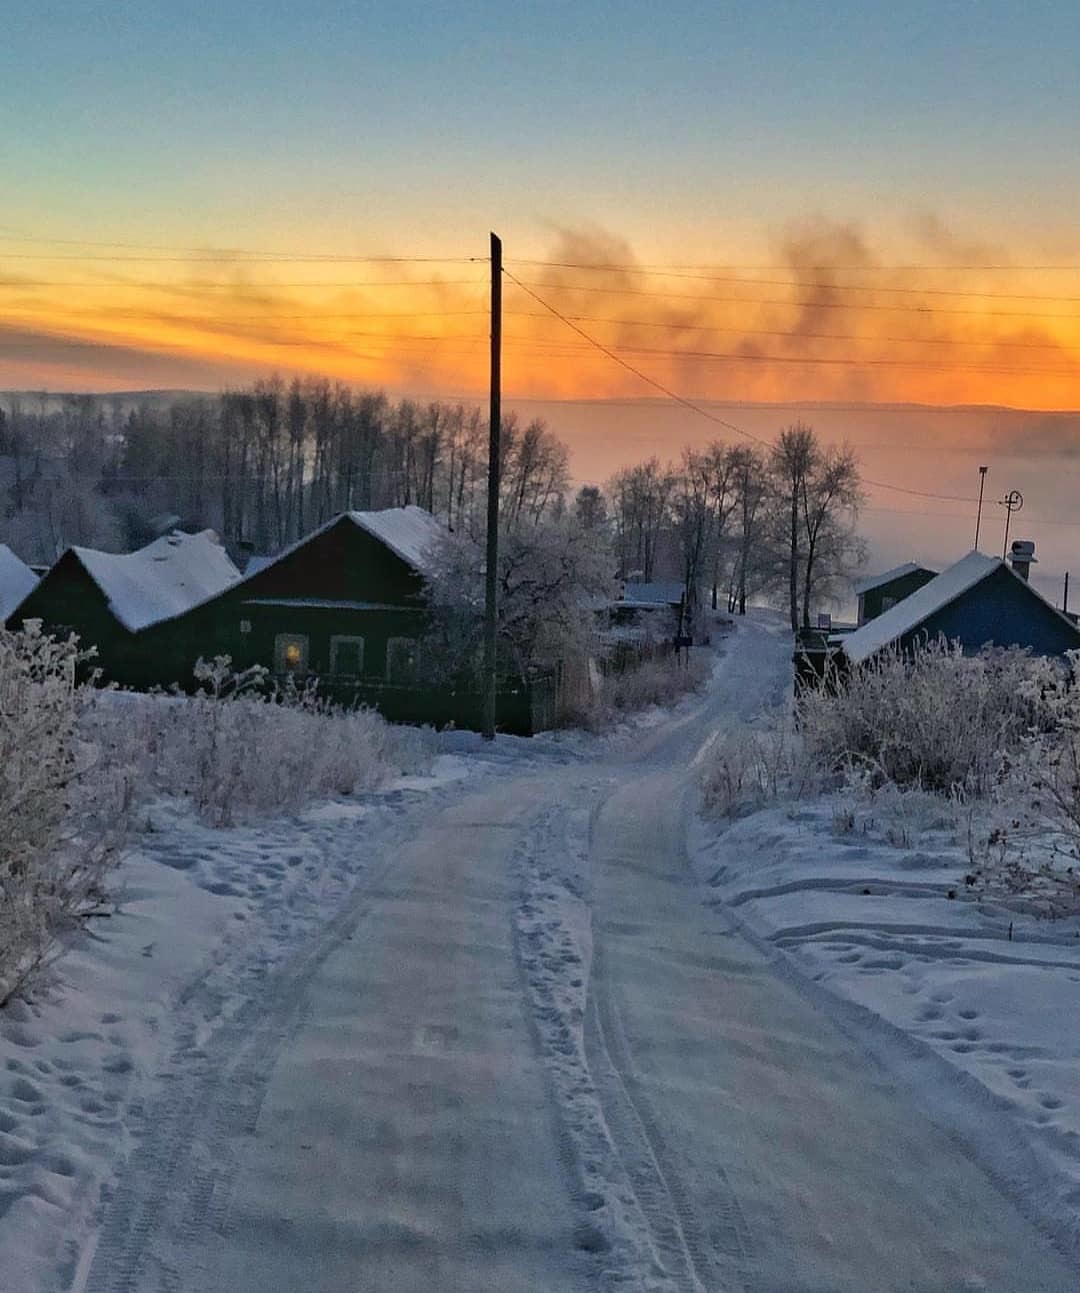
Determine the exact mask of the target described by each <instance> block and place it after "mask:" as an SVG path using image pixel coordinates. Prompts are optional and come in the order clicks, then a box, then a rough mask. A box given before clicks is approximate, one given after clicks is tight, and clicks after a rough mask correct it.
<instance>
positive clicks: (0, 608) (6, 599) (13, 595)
mask: <svg viewBox="0 0 1080 1293" xmlns="http://www.w3.org/2000/svg"><path fill="white" fill-rule="evenodd" d="M37 581H38V577H37V575H35V574H34V572H33V571H32V570H31V569H30V567H29V566H28V565H27V564H26V563H25V562H24V561H20V560H19V558H18V557H17V556H16V555H15V554H14V552H12V551H11V549H10V548H9V547H8V546H7V544H4V543H0V626H2V625H3V623H4V620H6V619H7V617H8V616H9V615H10V614H11V612H12V611H13V610H14V609H15V607H16V606H18V604H19V603H20V602H21V601H22V600H23V599H24V598H25V597H27V596H28V595H29V594H30V592H31V591H32V590H33V589H34V588H36V587H37Z"/></svg>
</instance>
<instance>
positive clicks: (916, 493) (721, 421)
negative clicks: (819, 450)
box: [503, 269, 975, 503]
mask: <svg viewBox="0 0 1080 1293" xmlns="http://www.w3.org/2000/svg"><path fill="white" fill-rule="evenodd" d="M503 272H504V273H505V274H506V276H507V277H508V278H509V279H510V280H511V282H514V283H517V285H518V287H520V288H521V289H522V291H524V292H526V293H527V294H528V295H529V296H531V297H532V298H533V300H534V301H536V303H537V304H538V305H541V306H543V307H544V309H545V310H548V311H549V312H550V313H551V314H553V315H554V316H555V317H556V318H557V319H561V320H562V321H563V323H565V324H566V326H567V327H568V328H571V329H572V330H573V331H574V332H576V333H577V334H578V335H579V336H581V337H583V338H584V339H585V340H586V341H588V342H589V343H590V344H591V345H593V346H595V347H596V349H597V350H600V351H602V352H603V353H604V354H605V355H607V356H608V358H609V359H613V360H614V361H615V363H617V364H619V365H621V367H623V368H625V369H627V370H628V371H629V372H631V373H633V375H634V376H635V377H638V378H640V379H641V380H642V381H643V382H647V383H648V384H649V385H650V386H652V387H654V388H655V389H656V390H658V391H661V392H662V393H663V394H664V395H666V396H667V397H668V398H669V399H672V400H675V401H676V403H678V404H681V405H683V406H684V407H685V408H688V409H690V410H691V411H692V412H694V413H697V414H700V416H701V417H704V418H707V419H708V420H709V421H710V422H715V423H716V424H717V425H719V426H722V427H726V428H727V429H728V430H729V431H734V432H735V434H736V435H740V436H743V437H744V438H745V439H747V440H752V441H754V442H755V443H756V444H759V445H761V446H763V447H764V448H766V449H772V448H773V446H772V444H771V442H770V441H768V440H764V439H762V437H761V436H758V435H755V434H754V433H753V432H752V431H747V430H746V429H745V427H740V426H736V424H735V423H734V422H729V421H727V419H726V418H720V417H717V416H716V415H715V414H713V413H710V412H709V411H708V409H706V408H703V407H702V406H701V405H700V404H697V403H695V402H694V401H693V400H688V399H687V398H686V397H685V396H683V395H679V394H678V393H677V392H676V391H673V390H671V389H670V388H669V387H667V386H665V385H663V383H662V382H658V381H656V380H655V379H654V378H652V377H650V376H649V375H648V374H647V373H643V372H642V371H641V369H640V368H635V367H634V365H633V364H629V363H627V361H626V360H625V359H623V358H622V357H621V356H620V355H619V354H618V353H617V352H616V351H614V350H611V349H610V348H609V347H607V346H605V345H603V343H602V342H599V341H597V340H596V338H595V337H591V336H590V335H589V334H588V333H587V332H586V331H585V330H584V329H583V328H580V327H579V326H578V325H577V324H576V323H574V322H573V320H572V319H569V318H567V316H566V315H565V314H562V313H561V312H560V311H559V310H557V309H556V308H555V306H553V305H551V304H549V303H548V302H547V301H545V300H544V299H543V297H541V296H537V294H536V293H535V292H534V291H532V290H531V289H530V288H528V287H526V286H525V284H524V283H522V282H521V281H520V280H519V279H517V278H515V277H514V275H513V274H512V273H511V272H510V270H508V269H504V271H503ZM863 483H864V484H866V485H870V486H871V487H872V488H876V489H887V490H892V491H893V492H895V493H897V494H908V495H911V496H912V497H914V498H935V499H941V500H943V501H944V502H949V503H971V502H974V501H975V500H974V499H970V498H964V497H962V496H959V495H955V494H934V493H929V492H928V491H925V490H921V489H909V488H907V487H905V486H903V485H890V484H889V483H888V482H887V481H880V480H870V479H868V478H866V477H864V478H863Z"/></svg>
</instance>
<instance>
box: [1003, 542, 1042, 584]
mask: <svg viewBox="0 0 1080 1293" xmlns="http://www.w3.org/2000/svg"><path fill="white" fill-rule="evenodd" d="M1009 560H1010V561H1011V562H1012V568H1013V569H1014V570H1015V571H1016V573H1017V574H1018V575H1019V576H1020V578H1021V579H1027V577H1028V575H1029V574H1030V572H1031V567H1032V566H1033V565H1035V564H1036V560H1037V559H1036V556H1035V544H1034V543H1033V542H1032V540H1031V539H1014V540H1013V541H1012V543H1011V544H1010V545H1009Z"/></svg>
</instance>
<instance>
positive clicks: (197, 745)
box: [98, 657, 432, 826]
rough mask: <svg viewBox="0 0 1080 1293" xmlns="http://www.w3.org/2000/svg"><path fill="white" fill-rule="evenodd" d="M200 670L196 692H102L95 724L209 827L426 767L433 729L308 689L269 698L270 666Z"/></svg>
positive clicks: (222, 662)
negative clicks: (398, 723) (393, 720)
mask: <svg viewBox="0 0 1080 1293" xmlns="http://www.w3.org/2000/svg"><path fill="white" fill-rule="evenodd" d="M196 676H197V678H198V680H199V681H200V682H201V683H202V688H201V689H200V691H199V692H198V693H197V694H196V695H194V696H156V697H155V696H149V697H144V696H139V697H137V696H115V697H111V698H105V699H106V703H105V704H103V705H102V707H101V713H99V715H98V727H99V731H100V732H101V733H102V739H106V740H108V741H109V742H110V743H111V744H114V745H115V746H117V747H118V748H121V749H122V748H123V747H124V746H125V745H126V747H127V749H128V751H129V757H132V756H136V757H137V758H138V760H139V762H140V763H141V764H142V765H143V766H144V768H145V781H146V785H145V793H147V794H151V795H171V796H176V797H182V798H186V799H188V800H189V801H190V802H191V803H192V804H193V805H194V807H195V809H196V811H197V812H198V814H199V816H200V818H201V819H202V820H203V821H205V822H206V823H208V824H209V825H213V826H231V825H234V824H236V823H239V822H248V821H252V820H255V819H257V818H261V817H269V816H274V815H277V814H281V813H291V812H296V811H298V810H299V809H301V808H302V807H304V806H305V805H306V804H308V803H310V802H312V801H313V800H316V799H320V798H326V797H328V796H332V795H348V794H355V793H357V792H360V791H364V790H371V789H374V788H376V787H378V786H379V785H381V784H383V783H385V782H386V781H387V780H389V779H391V778H393V777H395V776H398V775H401V774H404V773H414V772H420V771H424V770H426V769H427V768H429V767H430V764H431V760H432V742H431V738H430V734H429V733H427V732H424V731H421V730H419V729H416V728H408V727H395V726H392V725H391V724H389V723H387V722H386V721H385V720H384V719H383V718H382V717H381V716H380V715H379V714H377V713H375V712H374V711H373V710H369V709H343V708H341V707H338V706H333V705H330V704H327V703H326V702H325V701H322V700H320V699H319V697H318V695H317V694H316V693H315V692H314V691H311V690H307V691H301V690H291V689H290V690H286V691H284V692H275V693H269V694H268V693H267V692H266V690H265V688H264V682H265V677H264V671H262V670H259V669H256V670H249V671H247V672H246V673H242V674H236V673H233V671H232V669H231V666H230V662H229V659H228V657H219V658H217V659H215V660H214V661H212V662H204V661H200V663H199V666H198V668H197V672H196ZM105 733H111V735H110V736H107V737H106V736H105Z"/></svg>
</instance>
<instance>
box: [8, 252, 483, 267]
mask: <svg viewBox="0 0 1080 1293" xmlns="http://www.w3.org/2000/svg"><path fill="white" fill-rule="evenodd" d="M0 259H3V260H83V261H85V260H89V261H99V260H100V261H117V262H124V263H137V264H148V265H177V264H178V265H198V264H202V263H207V264H219V263H220V264H235V265H294V264H296V265H345V264H350V265H472V264H475V263H477V262H478V261H481V260H483V261H486V260H487V257H486V256H338V255H332V256H331V255H318V254H316V255H294V256H284V255H279V254H276V253H271V254H265V253H260V252H245V253H240V254H237V253H232V252H230V253H225V252H221V253H213V254H210V255H207V254H203V253H198V252H194V251H193V252H192V253H191V254H190V255H186V256H128V255H108V256H105V255H101V254H99V253H98V252H91V253H90V254H85V253H78V252H59V253H58V252H48V253H43V252H33V251H5V252H0Z"/></svg>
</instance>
